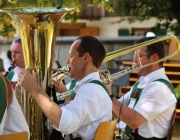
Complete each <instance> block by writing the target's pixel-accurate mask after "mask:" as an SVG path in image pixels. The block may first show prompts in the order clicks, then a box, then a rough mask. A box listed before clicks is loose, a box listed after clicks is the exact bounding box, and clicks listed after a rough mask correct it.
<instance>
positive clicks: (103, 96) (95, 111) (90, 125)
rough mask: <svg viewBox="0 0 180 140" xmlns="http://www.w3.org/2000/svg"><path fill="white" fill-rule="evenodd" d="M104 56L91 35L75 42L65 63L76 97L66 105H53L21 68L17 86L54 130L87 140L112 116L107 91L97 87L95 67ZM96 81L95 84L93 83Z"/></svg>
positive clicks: (32, 75)
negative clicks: (42, 113)
mask: <svg viewBox="0 0 180 140" xmlns="http://www.w3.org/2000/svg"><path fill="white" fill-rule="evenodd" d="M105 55H106V51H105V48H104V46H103V45H102V43H101V42H100V41H99V40H98V39H96V38H95V37H92V36H88V35H87V36H81V37H79V38H77V39H76V40H75V42H74V43H73V44H72V45H71V48H70V50H69V57H68V59H67V60H66V63H67V64H68V66H69V68H70V71H69V75H70V77H71V78H76V79H77V80H78V83H77V84H76V86H75V92H76V96H75V98H74V99H73V100H72V101H71V102H70V103H69V104H67V105H65V106H63V107H60V106H58V105H57V104H56V103H54V102H53V101H52V100H51V99H50V98H49V97H48V95H47V94H46V93H45V92H44V91H43V90H42V88H41V87H40V86H39V85H38V84H37V80H36V78H35V75H34V74H33V73H30V72H28V71H26V70H24V69H21V71H20V73H19V78H18V84H19V85H20V86H22V87H23V88H24V89H25V90H27V91H28V92H30V93H31V94H32V95H33V96H34V98H35V99H36V101H37V103H38V104H39V106H40V107H41V109H42V111H43V112H44V113H45V115H46V116H47V118H48V119H49V120H50V121H51V122H52V123H53V124H54V126H55V127H56V128H57V130H59V131H61V132H62V133H64V134H70V133H72V135H73V138H72V139H76V140H80V139H83V140H90V139H93V138H94V135H95V132H96V130H97V128H98V126H99V124H100V123H101V122H105V121H109V120H110V119H111V117H112V103H111V100H110V98H109V95H108V93H107V91H106V90H107V89H106V88H105V87H103V85H101V83H102V81H101V80H100V77H99V72H98V71H99V67H100V66H101V63H102V61H103V59H104V57H105ZM95 82H97V83H98V84H97V83H95Z"/></svg>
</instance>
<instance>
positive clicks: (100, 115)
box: [59, 72, 112, 140]
mask: <svg viewBox="0 0 180 140" xmlns="http://www.w3.org/2000/svg"><path fill="white" fill-rule="evenodd" d="M92 80H99V81H101V80H100V78H99V73H98V72H94V73H91V74H89V75H87V76H86V77H85V78H83V79H82V80H81V81H79V82H78V83H77V84H76V86H75V92H76V96H75V98H74V100H72V101H71V102H70V103H69V104H67V105H65V106H63V107H62V116H61V119H60V124H59V131H61V132H62V133H64V134H70V133H72V132H73V136H74V137H77V136H81V138H82V139H83V140H92V139H93V138H94V135H95V132H96V130H97V128H98V126H99V124H100V123H101V122H105V121H109V120H110V119H111V118H112V102H111V99H110V98H109V95H108V93H107V92H106V91H105V89H104V88H103V87H102V86H100V85H98V84H94V83H89V82H90V81H92Z"/></svg>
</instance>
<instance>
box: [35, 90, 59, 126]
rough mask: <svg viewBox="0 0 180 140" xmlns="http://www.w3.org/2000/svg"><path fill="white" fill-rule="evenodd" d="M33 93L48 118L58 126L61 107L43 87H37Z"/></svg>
mask: <svg viewBox="0 0 180 140" xmlns="http://www.w3.org/2000/svg"><path fill="white" fill-rule="evenodd" d="M32 94H33V96H34V98H35V100H36V101H37V103H38V105H39V106H40V108H41V109H42V111H43V112H44V114H45V115H46V116H47V118H48V119H49V120H50V121H51V122H52V123H53V124H54V125H55V126H56V127H59V122H60V118H61V114H62V110H61V107H60V106H59V105H57V104H56V103H55V102H53V101H52V100H51V99H50V98H49V96H48V95H47V94H46V93H45V92H44V91H43V90H42V89H41V88H38V89H36V90H35V91H34V92H33V93H32Z"/></svg>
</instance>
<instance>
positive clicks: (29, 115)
mask: <svg viewBox="0 0 180 140" xmlns="http://www.w3.org/2000/svg"><path fill="white" fill-rule="evenodd" d="M71 11H74V8H60V9H57V8H13V9H0V12H4V13H7V14H9V15H10V16H11V17H12V18H13V20H14V21H15V22H16V24H17V26H18V28H19V31H20V35H21V40H22V47H23V54H24V59H25V65H26V69H27V70H34V71H35V72H36V77H37V81H38V83H39V84H40V86H41V87H42V89H43V90H44V91H45V92H46V93H47V94H48V95H50V92H51V86H50V85H51V75H52V63H53V60H54V49H55V41H56V31H57V30H58V24H59V23H60V21H61V20H62V19H63V17H64V16H65V15H66V14H67V13H68V12H71ZM17 99H18V101H19V103H20V106H21V108H22V111H23V113H24V115H25V118H26V121H27V123H28V125H29V129H30V140H45V139H49V135H48V130H47V128H46V126H45V121H46V117H45V115H44V114H43V112H42V110H41V109H40V107H39V106H38V104H37V102H36V101H35V99H34V97H33V96H32V95H31V93H28V92H27V91H24V90H23V89H21V88H20V89H19V90H18V91H17Z"/></svg>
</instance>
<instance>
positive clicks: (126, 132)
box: [125, 79, 176, 135]
mask: <svg viewBox="0 0 180 140" xmlns="http://www.w3.org/2000/svg"><path fill="white" fill-rule="evenodd" d="M155 81H159V82H163V83H164V84H166V85H167V86H168V87H169V88H170V89H171V91H172V92H173V93H174V95H176V94H175V90H174V87H173V85H172V84H171V83H170V82H169V81H167V80H165V79H157V80H154V81H153V82H155ZM138 84H139V82H136V83H135V85H134V87H133V89H132V93H131V97H132V96H133V93H134V91H135V90H136V89H137V86H138ZM142 91H143V89H141V90H140V91H139V94H138V95H137V98H136V102H135V104H134V107H135V105H136V104H137V102H138V100H139V97H140V95H141V93H142ZM129 102H130V100H129ZM128 104H129V103H128ZM134 107H133V108H134ZM132 132H133V129H132V128H130V127H129V126H128V125H126V127H125V134H126V135H128V134H130V133H132Z"/></svg>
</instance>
